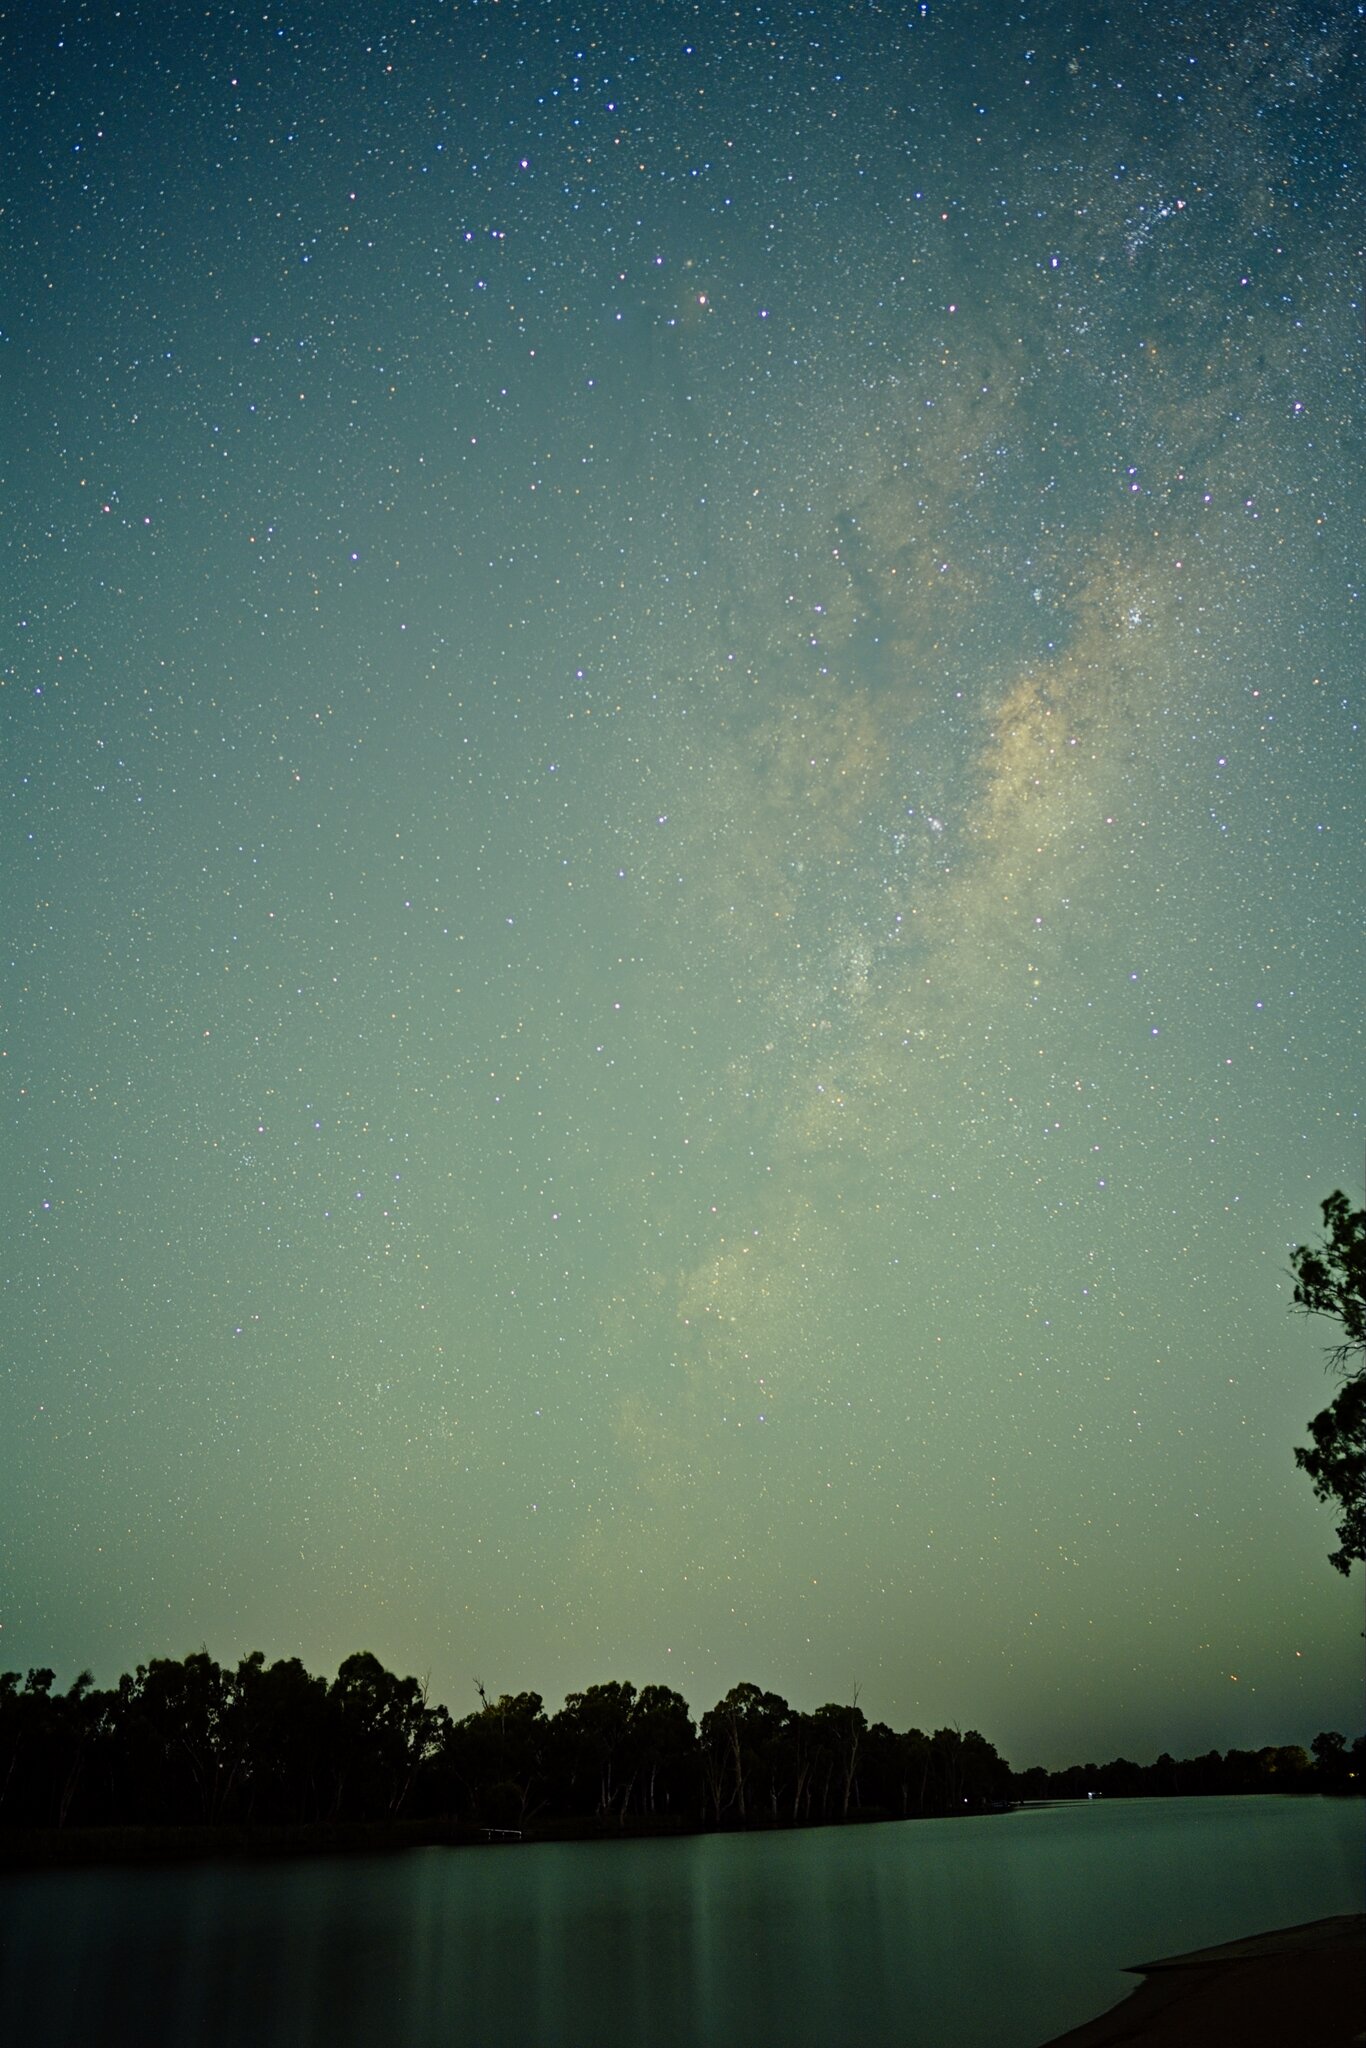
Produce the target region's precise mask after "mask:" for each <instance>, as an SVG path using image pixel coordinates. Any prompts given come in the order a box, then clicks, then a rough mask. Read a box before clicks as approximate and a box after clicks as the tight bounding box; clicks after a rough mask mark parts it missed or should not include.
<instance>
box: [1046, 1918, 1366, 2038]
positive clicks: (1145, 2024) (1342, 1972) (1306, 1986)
mask: <svg viewBox="0 0 1366 2048" xmlns="http://www.w3.org/2000/svg"><path fill="white" fill-rule="evenodd" d="M1130 1968H1131V1969H1132V1970H1133V1972H1134V1973H1135V1974H1136V1975H1139V1976H1141V1977H1142V1979H1143V1982H1142V1983H1141V1984H1140V1985H1139V1987H1138V1989H1137V1990H1136V1991H1134V1992H1132V1993H1131V1994H1130V1995H1129V1997H1128V1998H1125V1999H1123V2000H1122V2001H1121V2002H1120V2004H1118V2005H1116V2006H1112V2007H1111V2009H1110V2011H1109V2012H1107V2013H1102V2014H1101V2016H1100V2018H1099V2019H1094V2020H1088V2021H1087V2022H1086V2024H1085V2025H1084V2026H1081V2027H1074V2028H1073V2029H1072V2031H1071V2032H1070V2033H1067V2034H1060V2035H1059V2036H1057V2038H1056V2039H1055V2040H1053V2041H1050V2042H1048V2043H1047V2044H1046V2048H1209V2044H1210V2043H1211V2042H1217V2041H1236V2042H1237V2043H1238V2048H1285V2044H1286V2043H1287V2042H1291V2041H1293V2042H1296V2043H1299V2044H1302V2048H1357V2044H1359V2043H1361V2042H1362V2041H1364V2040H1366V1989H1363V1987H1366V1915H1363V1914H1360V1913H1343V1914H1339V1915H1337V1916H1336V1917H1335V1918H1334V1919H1331V1920H1313V1921H1309V1922H1307V1923H1306V1924H1305V1925H1304V1926H1301V1927H1283V1928H1278V1929H1275V1930H1274V1931H1272V1932H1270V1933H1267V1934H1257V1935H1252V1936H1250V1937H1249V1938H1248V1939H1246V1940H1244V1941H1229V1942H1224V1943H1222V1944H1221V1945H1220V1946H1218V1947H1216V1948H1202V1949H1193V1950H1192V1951H1191V1952H1190V1954H1188V1955H1180V1956H1167V1957H1164V1958H1163V1959H1162V1961H1160V1962H1155V1963H1134V1964H1132V1965H1130Z"/></svg>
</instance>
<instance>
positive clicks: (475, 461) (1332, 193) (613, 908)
mask: <svg viewBox="0 0 1366 2048" xmlns="http://www.w3.org/2000/svg"><path fill="white" fill-rule="evenodd" d="M1084 12H1085V11H1084V10H1083V14H1084ZM1079 23H1081V24H1082V25H1080V26H1079ZM1364 33H1366V32H1364V31H1363V23H1362V20H1361V17H1360V15H1359V12H1358V11H1354V10H1353V9H1352V8H1351V7H1349V6H1347V5H1344V4H1339V5H1336V6H1333V7H1329V8H1326V9H1318V10H1315V9H1311V8H1309V7H1307V6H1301V5H1286V6H1272V7H1269V8H1264V9H1261V10H1258V12H1257V15H1256V21H1255V24H1253V25H1250V18H1249V16H1248V14H1247V11H1246V10H1245V9H1241V8H1234V7H1228V8H1223V9H1220V8H1215V9H1211V10H1207V12H1206V13H1205V14H1203V15H1201V16H1200V18H1199V19H1197V20H1192V21H1184V20H1181V19H1178V18H1176V17H1173V16H1170V15H1168V13H1166V12H1165V11H1164V10H1163V9H1161V8H1159V7H1156V6H1154V5H1150V4H1147V0H1143V4H1136V5H1133V6H1131V7H1128V8H1126V9H1125V10H1123V18H1122V20H1117V21H1115V22H1112V23H1109V24H1106V23H1104V22H1102V21H1100V20H1099V18H1098V17H1097V18H1096V19H1094V20H1091V19H1090V18H1089V17H1087V20H1086V22H1085V23H1083V22H1082V17H1081V16H1074V14H1073V13H1072V12H1071V11H1070V10H1068V9H1067V8H1065V7H1062V6H1057V5H1047V6H1041V7H1037V8H1032V9H1029V10H1027V11H1026V13H1025V14H1023V15H1022V16H1019V17H1018V18H1017V17H1011V18H1010V19H1009V20H1008V21H1007V19H1006V18H1005V16H1003V14H1002V12H1001V10H1000V9H999V8H993V7H990V6H987V5H985V4H982V5H979V6H974V5H971V4H968V5H961V6H953V5H948V4H945V5H928V6H924V5H919V4H917V5H915V6H913V7H912V8H910V9H909V10H901V11H899V12H898V11H895V10H887V9H881V8H878V7H868V8H859V9H851V10H846V9H835V8H815V9H801V8H795V7H793V8H788V7H783V6H778V7H773V8H762V9H761V8H739V9H736V10H733V11H728V10H720V9H706V8H703V9H701V10H698V11H694V10H692V9H691V8H686V7H683V6H676V5H672V4H664V5H660V6H656V7H650V8H636V9H631V8H624V7H620V6H611V7H602V8H600V9H590V10H583V11H580V12H578V13H577V14H570V13H566V12H563V11H561V10H560V9H559V8H558V7H557V6H556V5H554V4H527V5H523V6H521V7H510V8H508V7H503V8H488V7H483V6H474V5H468V6H464V5H459V6H451V7H442V8H439V9H438V8H432V7H420V8H418V9H416V10H415V11H413V12H412V14H411V18H406V17H405V19H404V20H403V21H401V22H399V21H396V20H394V19H391V18H389V17H388V16H387V13H386V12H385V11H384V10H370V9H353V10H350V11H349V12H347V13H346V15H345V17H344V18H339V17H337V16H336V15H335V14H334V13H333V12H332V11H331V10H326V11H324V10H322V9H317V8H304V9H302V10H296V11H295V12H293V13H291V14H289V15H281V16H279V17H278V18H277V17H276V16H275V14H274V13H266V14H257V15H253V16H252V17H251V18H250V20H248V19H245V18H243V19H241V20H238V19H236V18H235V17H233V16H231V15H221V14H219V13H217V12H215V13H211V14H210V15H209V16H207V17H206V16H205V15H204V14H203V11H202V10H200V11H198V12H196V11H194V10H189V9H185V8H181V7H178V6H171V7H164V8H158V9H156V10H154V11H152V12H147V13H140V12H138V11H137V10H136V9H134V10H124V12H123V13H121V14H120V15H118V16H117V17H107V16H106V15H105V14H104V13H90V12H87V11H85V10H83V9H79V8H78V9H76V10H74V11H73V12H71V14H70V15H69V16H61V17H57V16H49V17H46V18H44V19H42V20H35V21H34V22H32V23H27V24H25V25H24V26H23V27H21V28H20V29H19V30H17V31H16V38H15V41H14V43H13V45H12V54H13V62H12V64H11V66H10V71H9V76H8V80H7V85H6V92H7V94H8V96H9V101H10V107H9V118H8V120H7V121H6V123H5V130H4V132H5V134H6V137H7V141H6V144H5V145H4V146H5V148H6V150H7V153H8V155H7V171H8V180H7V183H8V187H9V191H10V195H11V203H10V205H9V207H8V210H7V213H6V216H5V221H4V235H5V249H6V257H7V275H8V276H9V277H10V279H11V280H12V284H13V290H12V295H11V304H10V314H9V319H8V324H7V328H6V331H5V336H4V347H5V360H6V363H7V379H6V381H7V386H8V389H9V392H10V399H9V413H10V419H11V432H10V434H9V436H8V437H7V439H8V443H9V447H10V451H11V453H10V462H9V481H8V487H7V491H6V503H7V508H8V517H7V522H6V525H7V533H6V539H5V549H6V555H5V559H6V564H7V574H6V579H5V580H6V590H7V599H6V602H7V606H8V615H7V616H8V624H7V632H6V650H7V651H6V657H5V669H4V681H5V689H4V695H3V700H0V703H2V705H3V714H4V770H5V779H6V791H7V795H8V799H9V803H8V829H7V832H6V835H5V842H4V859H5V901H6V904H7V920H6V922H7V927H8V929H7V939H8V944H7V947H6V958H5V970H4V1022H5V1055H6V1056H5V1065H4V1071H5V1074H6V1077H7V1080H6V1086H7V1097H6V1100H7V1104H8V1119H9V1138H8V1149H7V1159H8V1162H9V1165H8V1171H7V1172H6V1174H5V1176H4V1200H5V1204H6V1208H5V1228H4V1238H3V1241H4V1246H5V1249H4V1253H3V1268H2V1269H0V1270H2V1271H3V1280H4V1298H5V1316H4V1323H3V1360H4V1372H3V1378H0V1390H2V1391H0V1401H2V1402H3V1407H0V1474H2V1475H3V1491H4V1497H5V1500H6V1504H7V1512H6V1515H5V1517H4V1521H5V1531H6V1536H5V1553H4V1554H5V1570H4V1575H3V1588H2V1590H3V1602H4V1611H3V1615H2V1616H0V1619H3V1624H4V1626H3V1633H2V1634H0V1665H15V1666H19V1667H23V1666H26V1665H28V1664H31V1663H34V1664H42V1663H51V1664H56V1665H58V1666H60V1667H61V1668H62V1674H63V1676H70V1675H74V1672H75V1670H76V1669H78V1668H80V1667H81V1666H82V1665H90V1666H92V1667H94V1668H95V1669H96V1671H97V1673H98V1674H99V1675H100V1676H101V1678H108V1677H111V1676H112V1675H113V1674H114V1673H115V1672H116V1671H117V1670H118V1669H121V1668H124V1667H125V1666H127V1665H130V1664H131V1663H133V1662H135V1661H137V1660H138V1659H145V1658H146V1657H148V1656H151V1655H156V1654H162V1653H181V1652H183V1651H184V1650H185V1649H186V1648H188V1647H190V1646H192V1645H195V1644H198V1643H199V1642H201V1641H207V1642H208V1643H209V1645H210V1647H211V1648H212V1649H213V1650H214V1652H215V1654H216V1655H218V1656H219V1657H220V1658H229V1657H235V1656H236V1655H238V1654H240V1653H241V1652H244V1651H246V1650H248V1649H250V1648H253V1647H255V1646H257V1645H258V1644H259V1645H260V1646H262V1647H264V1648H265V1649H266V1650H267V1651H268V1652H269V1653H270V1654H272V1655H277V1654H280V1655H282V1654H292V1653H295V1652H297V1653H299V1654H301V1655H303V1656H304V1657H305V1659H306V1660H308V1661H310V1662H311V1664H312V1665H313V1666H314V1667H315V1668H330V1667H333V1666H335V1663H336V1661H337V1660H338V1659H339V1658H340V1657H341V1656H343V1655H345V1654H346V1653H347V1652H348V1651H350V1650H352V1649H354V1648H357V1647H368V1648H371V1649H373V1650H375V1651H376V1652H377V1653H378V1654H380V1655H381V1656H383V1657H385V1659H386V1660H387V1661H390V1662H392V1663H393V1664H395V1665H397V1666H399V1667H401V1668H402V1669H403V1670H405V1671H406V1670H408V1669H418V1670H424V1671H425V1670H429V1671H430V1673H431V1675H432V1680H433V1685H434V1689H435V1692H436V1695H437V1696H438V1697H441V1698H444V1699H446V1700H448V1701H449V1702H450V1703H451V1704H452V1705H453V1706H454V1707H456V1709H457V1710H463V1708H464V1707H466V1706H468V1705H469V1704H470V1703H471V1701H472V1697H473V1695H472V1691H471V1676H470V1675H471V1673H473V1672H475V1671H478V1672H480V1673H481V1674H482V1675H483V1676H484V1678H485V1679H486V1681H487V1682H488V1683H489V1685H490V1686H491V1687H492V1688H493V1689H494V1690H496V1691H503V1690H508V1691H515V1690H518V1689H520V1688H523V1687H535V1688H536V1689H538V1690H540V1691H542V1692H543V1693H544V1694H545V1695H546V1697H547V1698H548V1699H549V1700H551V1701H552V1702H553V1701H555V1700H557V1699H558V1698H559V1696H560V1695H561V1693H562V1692H563V1691H564V1690H565V1689H566V1688H568V1687H571V1686H576V1685H581V1684H584V1683H588V1682H592V1681H593V1680H595V1679H600V1678H606V1677H611V1676H619V1677H629V1678H633V1679H634V1680H635V1681H636V1682H637V1683H645V1682H650V1681H662V1682H666V1683H670V1684H673V1685H676V1686H677V1687H678V1688H679V1689H680V1690H682V1691H683V1692H685V1693H686V1694H687V1695H688V1697H689V1698H690V1699H691V1700H692V1702H693V1704H694V1706H696V1707H698V1708H699V1709H701V1708H704V1707H705V1706H707V1705H709V1704H710V1703H711V1701H712V1699H714V1698H715V1697H716V1696H717V1694H718V1693H719V1692H720V1691H722V1690H724V1689H725V1688H726V1687H727V1686H729V1685H730V1684H732V1683H734V1682H735V1681H736V1680H738V1679H740V1678H745V1677H750V1678H754V1679H756V1680H757V1681H759V1682H760V1683H762V1684H764V1685H766V1686H772V1687H774V1688H776V1689H778V1690H779V1691H782V1692H784V1693H785V1694H786V1695H787V1696H788V1697H790V1698H791V1699H792V1700H793V1701H794V1702H795V1703H797V1704H802V1705H814V1704H816V1703H817V1702H818V1701H820V1700H823V1699H826V1698H831V1697H836V1698H843V1697H848V1696H849V1692H850V1688H851V1687H852V1686H853V1685H855V1684H858V1685H859V1686H860V1687H861V1694H860V1697H861V1699H862V1701H863V1703H864V1704H865V1707H866V1709H867V1710H868V1711H869V1712H870V1714H872V1715H874V1716H880V1717H882V1718H886V1719H889V1720H892V1721H894V1722H895V1723H896V1724H897V1725H898V1726H904V1725H906V1724H907V1723H908V1722H912V1721H914V1722H917V1723H920V1724H922V1725H926V1726H934V1725H937V1724H939V1723H941V1722H943V1721H946V1720H953V1721H957V1722H960V1723H962V1724H963V1725H968V1724H974V1725H977V1726H980V1727H981V1728H982V1729H984V1730H985V1732H986V1733H987V1734H988V1735H990V1737H991V1738H992V1739H993V1740H995V1741H996V1742H997V1743H998V1745H999V1746H1000V1747H1001V1748H1002V1750H1003V1751H1004V1752H1005V1753H1006V1754H1008V1755H1009V1756H1010V1757H1011V1759H1012V1761H1014V1762H1016V1763H1017V1764H1020V1765H1023V1764H1026V1763H1028V1762H1030V1761H1034V1760H1044V1761H1051V1760H1055V1759H1058V1760H1063V1759H1067V1758H1070V1757H1074V1756H1077V1755H1080V1754H1082V1753H1087V1754H1098V1753H1100V1752H1102V1751H1103V1752H1104V1753H1106V1754H1112V1753H1114V1751H1116V1750H1118V1749H1121V1748H1126V1749H1128V1750H1129V1751H1130V1752H1131V1753H1135V1754H1140V1755H1147V1754H1149V1753H1151V1752H1153V1751H1155V1750H1156V1749H1157V1748H1159V1747H1169V1748H1172V1749H1179V1748H1180V1747H1181V1746H1183V1745H1185V1746H1187V1747H1199V1748H1206V1747H1209V1746H1210V1745H1211V1744H1218V1745H1219V1746H1220V1747H1227V1746H1228V1745H1230V1744H1234V1743H1260V1742H1265V1741H1286V1740H1296V1741H1299V1740H1305V1739H1307V1738H1308V1737H1309V1736H1310V1735H1312V1734H1313V1733H1314V1732H1315V1731H1316V1730H1317V1729H1318V1728H1319V1727H1322V1726H1325V1725H1336V1726H1342V1727H1346V1728H1347V1730H1348V1732H1349V1733H1351V1732H1354V1731H1353V1730H1352V1729H1351V1728H1350V1727H1349V1726H1348V1724H1349V1723H1350V1721H1351V1718H1352V1716H1353V1714H1354V1713H1356V1712H1357V1710H1358V1709H1357V1704H1356V1698H1357V1687H1356V1669H1355V1667H1356V1657H1357V1622H1356V1619H1355V1605H1356V1594H1355V1592H1354V1590H1353V1589H1350V1588H1348V1587H1346V1586H1344V1585H1343V1583H1342V1582H1341V1580H1339V1579H1337V1578H1336V1577H1335V1575H1334V1574H1333V1573H1332V1572H1331V1571H1330V1570H1329V1568H1328V1566H1327V1564H1326V1562H1325V1557H1326V1553H1327V1551H1328V1549H1329V1548H1331V1546H1332V1530H1331V1519H1330V1517H1329V1515H1328V1514H1327V1512H1326V1511H1325V1510H1324V1509H1323V1508H1322V1507H1320V1506H1319V1505H1317V1504H1316V1503H1315V1501H1314V1499H1313V1496H1312V1493H1311V1491H1310V1489H1309V1487H1308V1485H1307V1483H1306V1482H1305V1480H1304V1479H1303V1476H1302V1475H1300V1474H1299V1473H1297V1472H1296V1471H1295V1469H1294V1465H1293V1459H1292V1446H1293V1444H1294V1443H1295V1442H1296V1441H1300V1440H1303V1437H1304V1426H1305V1423H1306V1421H1307V1419H1308V1417H1309V1416H1310V1415H1311V1414H1312V1413H1313V1412H1315V1410H1316V1409H1318V1408H1319V1407H1321V1406H1323V1405H1324V1404H1325V1402H1326V1400H1327V1398H1328V1394H1329V1391H1330V1390H1329V1389H1328V1388H1327V1387H1326V1386H1325V1381H1324V1377H1323V1371H1322V1357H1321V1349H1320V1344H1319V1339H1320V1337H1326V1336H1327V1335H1329V1334H1331V1333H1326V1332H1316V1331H1314V1330H1313V1329H1311V1328H1309V1327H1307V1326H1305V1325H1303V1324H1300V1323H1297V1322H1295V1321H1294V1320H1293V1319H1292V1318H1291V1317H1290V1316H1289V1315H1288V1313H1287V1309H1288V1304H1289V1294H1290V1289H1289V1282H1288V1278H1287V1273H1288V1261H1289V1252H1290V1248H1291V1247H1292V1246H1293V1245H1295V1244H1296V1243H1298V1242H1300V1241H1302V1240H1303V1239H1304V1238H1306V1237H1307V1236H1310V1235H1311V1234H1312V1233H1313V1230H1314V1228H1315V1224H1316V1221H1317V1205H1318V1202H1319V1200H1320V1199H1321V1198H1322V1196H1324V1195H1326V1194H1327V1193H1328V1192H1329V1191H1330V1190H1331V1189H1332V1188H1333V1187H1335V1186H1339V1185H1341V1186H1344V1187H1346V1188H1347V1189H1348V1190H1349V1192H1351V1193H1352V1194H1353V1196H1354V1198H1359V1197H1360V1193H1361V1172H1362V1146H1363V1135H1362V1124H1361V1119H1360V1075H1361V1065H1362V1053H1363V1030H1362V1022H1361V1018H1362V1008H1361V1002H1360V991H1361V989H1362V988H1363V986H1366V943H1363V918H1362V877H1361V819H1362V815H1363V802H1364V801H1366V767H1364V766H1363V757H1362V742H1361V732H1360V704H1361V678H1362V669H1363V654H1364V653H1366V632H1364V631H1363V623H1362V604H1361V587H1360V564H1361V559H1362V537H1363V514H1364V513H1366V494H1364V492H1363V483H1362V478H1363V473H1364V472H1363V453H1366V451H1363V446H1362V439H1363V437H1362V431H1361V427H1362V407H1361V397H1360V394H1361V376H1362V352H1363V312H1362V299H1361V281H1362V275H1363V268H1362V262H1363V251H1362V246H1361V233H1362V227H1361V223H1362V221H1363V219H1366V195H1363V192H1362V189H1361V179H1360V170H1359V159H1360V145H1359V137H1360V134H1361V132H1362V121H1363V116H1364V115H1366V109H1363V107H1362V105H1361V93H1360V79H1361V77H1362V76H1363V75H1366V74H1363V69H1362V67H1363V63H1364V62H1366V50H1363V48H1362V42H1363V34H1364ZM67 1666H70V1667H71V1669H70V1672H69V1673H68V1672H67V1671H66V1667H67Z"/></svg>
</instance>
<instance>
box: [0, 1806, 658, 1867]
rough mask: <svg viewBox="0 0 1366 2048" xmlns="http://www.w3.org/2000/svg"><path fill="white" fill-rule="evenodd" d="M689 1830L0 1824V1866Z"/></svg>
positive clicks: (273, 1855)
mask: <svg viewBox="0 0 1366 2048" xmlns="http://www.w3.org/2000/svg"><path fill="white" fill-rule="evenodd" d="M694 1832H695V1829H694V1828H693V1827H692V1826H691V1825H689V1824H687V1823H685V1822H683V1821H681V1820H678V1819H675V1818H672V1817H669V1816H665V1815H656V1816H654V1817H653V1818H641V1819H632V1820H629V1821H626V1822H625V1823H618V1822H616V1821H612V1822H599V1821H595V1820H593V1819H583V1820H573V1821H547V1822H542V1823H539V1824H534V1825H532V1826H529V1827H528V1828H527V1829H526V1830H525V1831H523V1830H521V1829H518V1828H489V1827H469V1826H466V1825H464V1824H463V1823H458V1822H454V1821H439V1820H413V1821H404V1820H396V1821H354V1822H341V1821H339V1822H327V1821H317V1822H310V1823H308V1824H306V1825H301V1826H299V1827H237V1826H231V1825H227V1824H224V1825H222V1826H219V1827H111V1828H10V1829H5V1830H0V1871H5V1870H9V1871H19V1870H76V1869H82V1868H91V1867H98V1866H100V1865H102V1864H130V1863H135V1864H158V1863H217V1862H223V1861H229V1862H248V1861H259V1862H267V1863H271V1862H277V1861H281V1860H284V1859H288V1858H298V1857H313V1856H393V1855H397V1854H400V1853H401V1852H402V1851H403V1850H405V1849H487V1848H503V1847H507V1846H509V1845H511V1846H516V1845H517V1844H518V1843H521V1842H565V1841H575V1842H597V1841H641V1840H646V1839H650V1838H652V1837H655V1836H660V1837H672V1836H675V1835H682V1834H691V1833H694Z"/></svg>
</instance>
